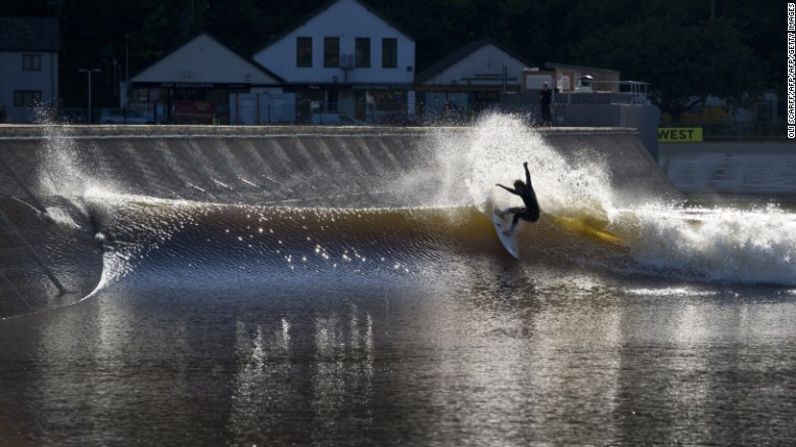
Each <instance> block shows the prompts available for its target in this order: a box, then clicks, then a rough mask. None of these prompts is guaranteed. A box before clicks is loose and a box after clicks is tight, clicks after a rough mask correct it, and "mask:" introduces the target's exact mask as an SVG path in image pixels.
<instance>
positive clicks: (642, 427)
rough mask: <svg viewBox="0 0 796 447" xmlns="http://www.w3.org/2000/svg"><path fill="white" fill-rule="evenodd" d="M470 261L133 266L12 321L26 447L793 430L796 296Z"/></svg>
mask: <svg viewBox="0 0 796 447" xmlns="http://www.w3.org/2000/svg"><path fill="white" fill-rule="evenodd" d="M504 261H505V260H496V259H494V258H492V257H489V258H485V259H481V258H470V259H469V260H468V261H467V262H463V263H462V264H461V265H460V266H459V267H460V269H459V271H458V272H457V273H456V274H453V275H447V276H445V277H444V278H445V279H440V278H438V277H434V276H429V277H424V278H418V277H412V278H400V277H398V278H393V279H389V280H385V281H384V282H382V283H380V284H375V283H374V284H371V285H368V284H367V283H362V284H358V285H355V286H353V285H351V284H346V283H345V282H335V281H329V282H327V283H325V284H317V283H316V284H313V285H307V284H301V283H300V282H294V283H290V282H285V283H282V284H278V285H274V284H272V283H261V284H259V285H257V284H256V281H255V280H254V279H252V280H250V282H248V283H246V282H243V283H240V284H235V283H225V284H218V285H217V286H216V287H212V286H210V285H208V283H207V282H203V283H201V286H200V287H197V288H194V289H192V288H191V287H190V285H189V284H185V283H183V284H181V285H180V287H174V286H173V285H171V284H169V283H168V282H167V281H163V282H158V280H157V278H156V277H133V278H128V279H126V280H123V281H121V282H119V283H116V284H114V285H113V286H111V287H110V288H108V289H106V290H105V291H103V292H102V293H101V294H100V296H98V297H97V299H92V300H88V301H85V302H83V303H80V304H78V305H76V306H72V307H69V308H65V309H60V310H57V311H55V312H52V313H49V314H44V315H33V316H27V317H24V318H18V319H12V320H6V321H3V322H2V323H1V324H0V364H2V365H3V368H2V369H0V390H2V393H0V409H2V411H0V439H2V440H4V442H5V443H8V442H11V443H12V444H19V445H26V444H29V445H81V446H82V445H112V444H139V443H140V444H203V445H220V444H230V445H252V444H257V445H271V444H287V443H297V444H306V443H318V444H328V443H341V444H347V445H351V444H355V445H357V444H358V445H374V444H398V443H402V444H421V445H426V444H435V443H438V444H446V445H487V444H498V445H527V444H528V443H552V444H579V443H593V444H609V443H627V444H638V443H663V444H674V443H677V442H682V443H719V444H723V443H731V442H740V443H747V444H759V443H764V442H774V443H779V442H786V441H787V440H792V439H793V438H794V436H796V429H795V428H794V427H793V424H792V415H793V414H794V411H796V374H793V371H794V367H796V350H794V349H793V346H795V345H796V344H794V341H796V329H795V328H796V325H794V323H795V322H796V306H794V302H793V298H794V295H793V294H792V293H791V292H789V291H787V290H779V289H754V288H749V289H741V288H734V289H730V288H722V287H715V286H711V287H708V286H688V285H682V284H674V285H667V284H659V285H650V283H649V281H647V282H645V283H643V284H641V285H636V284H631V283H629V281H628V280H627V279H624V280H621V281H622V282H621V283H620V282H617V281H619V280H613V279H610V278H609V279H606V278H601V277H597V276H594V275H592V274H589V273H578V272H573V271H568V272H565V271H555V270H553V269H550V268H548V267H544V268H543V267H532V266H531V267H528V266H523V267H522V268H521V269H520V268H517V266H516V265H515V264H513V263H511V262H510V261H505V262H504Z"/></svg>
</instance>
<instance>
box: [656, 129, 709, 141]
mask: <svg viewBox="0 0 796 447" xmlns="http://www.w3.org/2000/svg"><path fill="white" fill-rule="evenodd" d="M700 141H702V128H701V127H663V128H660V129H658V142H660V143H698V142H700Z"/></svg>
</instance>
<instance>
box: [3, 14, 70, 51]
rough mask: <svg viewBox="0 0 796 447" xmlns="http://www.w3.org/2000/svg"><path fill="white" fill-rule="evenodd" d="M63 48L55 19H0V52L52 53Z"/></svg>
mask: <svg viewBox="0 0 796 447" xmlns="http://www.w3.org/2000/svg"><path fill="white" fill-rule="evenodd" d="M60 48H61V32H60V28H59V26H58V19H57V18H55V17H0V51H51V52H57V51H58V50H59V49H60Z"/></svg>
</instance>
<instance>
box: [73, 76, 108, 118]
mask: <svg viewBox="0 0 796 447" xmlns="http://www.w3.org/2000/svg"><path fill="white" fill-rule="evenodd" d="M77 71H79V72H80V73H86V74H87V75H88V124H91V120H92V116H91V73H100V72H102V70H100V69H99V68H81V69H79V70H77Z"/></svg>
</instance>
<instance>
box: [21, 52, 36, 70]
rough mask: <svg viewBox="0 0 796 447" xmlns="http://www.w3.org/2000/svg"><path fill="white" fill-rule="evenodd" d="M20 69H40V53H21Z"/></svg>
mask: <svg viewBox="0 0 796 447" xmlns="http://www.w3.org/2000/svg"><path fill="white" fill-rule="evenodd" d="M22 71H41V54H39V53H23V54H22Z"/></svg>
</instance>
